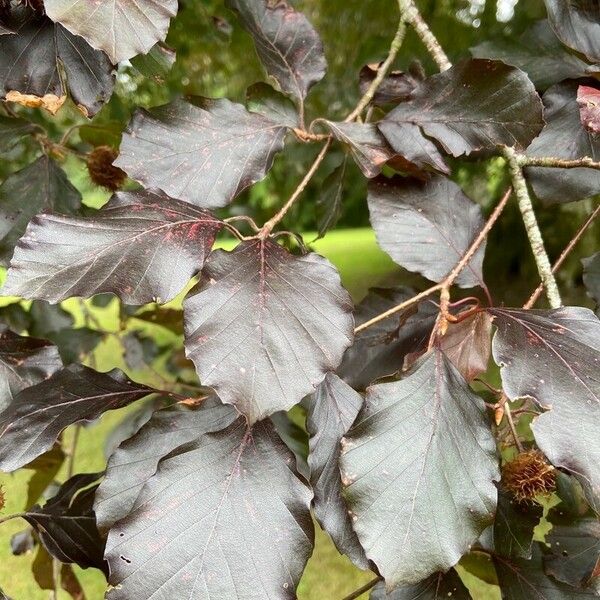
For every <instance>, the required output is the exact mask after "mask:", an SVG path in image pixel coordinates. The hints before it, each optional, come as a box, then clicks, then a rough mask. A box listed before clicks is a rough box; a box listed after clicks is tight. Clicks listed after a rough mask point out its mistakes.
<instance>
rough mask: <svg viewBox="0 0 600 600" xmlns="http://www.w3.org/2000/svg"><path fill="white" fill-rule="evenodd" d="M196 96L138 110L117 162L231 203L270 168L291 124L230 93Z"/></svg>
mask: <svg viewBox="0 0 600 600" xmlns="http://www.w3.org/2000/svg"><path fill="white" fill-rule="evenodd" d="M191 100H192V101H193V102H194V104H192V103H190V102H186V101H185V100H176V101H175V102H172V103H171V104H165V105H164V106H159V107H157V108H152V109H150V110H148V111H146V110H139V111H137V112H136V114H135V115H134V117H133V119H132V121H131V122H130V124H129V127H128V128H127V131H126V133H125V134H124V135H123V142H122V144H121V154H120V155H119V157H118V158H117V160H116V161H115V165H116V166H118V167H120V168H121V169H123V170H124V171H125V172H126V173H127V174H128V175H129V176H130V177H132V178H133V179H135V180H136V181H138V182H140V183H141V184H142V185H144V186H145V187H156V188H160V189H161V190H164V191H165V192H166V193H167V194H169V195H171V196H173V197H174V198H179V199H180V200H185V201H186V202H190V203H192V204H195V205H197V206H201V207H204V208H213V207H220V206H226V205H227V204H229V203H230V202H231V201H232V200H233V199H234V198H235V197H236V196H237V195H238V194H239V193H240V192H242V191H243V190H245V189H246V188H247V187H249V186H251V185H252V184H253V183H256V182H257V181H259V180H261V179H262V178H263V177H264V176H265V175H266V174H267V172H268V171H269V169H270V168H271V165H272V164H273V158H274V157H275V154H276V153H277V152H279V151H280V150H281V149H282V148H283V139H284V137H285V134H286V131H287V127H286V126H284V125H282V124H281V123H277V122H274V121H271V120H270V119H268V118H266V117H264V116H263V115H261V114H257V113H251V112H248V111H247V110H246V109H245V108H244V107H243V106H242V105H241V104H235V103H233V102H230V101H229V100H226V99H220V100H209V99H206V98H192V99H191Z"/></svg>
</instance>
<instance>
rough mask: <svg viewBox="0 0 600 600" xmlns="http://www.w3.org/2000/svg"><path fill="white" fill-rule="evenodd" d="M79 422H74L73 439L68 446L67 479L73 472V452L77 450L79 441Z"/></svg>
mask: <svg viewBox="0 0 600 600" xmlns="http://www.w3.org/2000/svg"><path fill="white" fill-rule="evenodd" d="M81 427H82V426H81V423H76V424H75V429H74V431H73V439H72V440H71V445H70V446H69V450H68V451H67V479H70V478H71V477H73V473H74V472H75V453H76V452H77V444H78V443H79V434H80V433H81Z"/></svg>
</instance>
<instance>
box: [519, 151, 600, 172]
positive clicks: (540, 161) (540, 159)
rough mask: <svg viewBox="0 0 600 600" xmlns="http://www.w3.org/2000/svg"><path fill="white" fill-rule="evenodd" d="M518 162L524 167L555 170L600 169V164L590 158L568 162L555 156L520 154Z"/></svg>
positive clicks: (585, 157)
mask: <svg viewBox="0 0 600 600" xmlns="http://www.w3.org/2000/svg"><path fill="white" fill-rule="evenodd" d="M518 160H519V164H520V165H521V166H522V167H548V168H554V169H579V168H581V167H584V168H587V169H600V162H598V161H595V160H594V159H593V158H590V157H589V156H584V157H583V158H576V159H573V160H568V159H564V158H555V157H553V156H527V155H525V154H520V155H519V156H518Z"/></svg>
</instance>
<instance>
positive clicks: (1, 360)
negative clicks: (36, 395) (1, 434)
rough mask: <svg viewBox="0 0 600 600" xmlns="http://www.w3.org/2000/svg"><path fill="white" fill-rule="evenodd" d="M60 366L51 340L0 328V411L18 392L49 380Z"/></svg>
mask: <svg viewBox="0 0 600 600" xmlns="http://www.w3.org/2000/svg"><path fill="white" fill-rule="evenodd" d="M62 366H63V364H62V361H61V359H60V356H59V354H58V350H57V348H56V346H54V345H53V344H51V343H50V342H48V341H46V340H38V339H35V338H31V337H21V336H19V335H17V334H15V333H13V332H12V331H0V410H4V409H5V408H6V407H7V406H8V405H9V404H10V403H11V402H12V401H13V400H14V398H15V396H16V395H17V394H18V393H19V392H20V391H22V390H24V389H25V388H28V387H30V386H32V385H35V384H36V383H40V382H42V381H44V380H45V379H48V377H50V376H51V375H52V374H53V373H56V371H58V370H60V369H61V368H62Z"/></svg>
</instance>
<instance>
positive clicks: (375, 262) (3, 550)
mask: <svg viewBox="0 0 600 600" xmlns="http://www.w3.org/2000/svg"><path fill="white" fill-rule="evenodd" d="M313 237H314V236H311V235H307V236H305V239H306V240H307V241H310V240H311V239H312V238H313ZM220 245H221V246H222V247H225V248H227V249H229V248H231V247H232V246H233V243H232V242H229V241H225V242H222V243H221V244H220ZM311 246H312V247H313V248H314V249H315V250H316V251H317V252H319V253H320V254H323V255H324V256H326V257H328V258H329V259H330V260H331V261H332V262H333V263H334V264H335V265H336V266H337V268H338V269H339V271H340V275H341V277H342V282H343V283H344V285H345V286H346V288H347V289H348V290H349V291H350V293H351V294H352V296H353V298H354V299H355V301H356V300H358V299H360V298H361V297H362V296H364V294H365V293H366V291H367V289H368V288H369V287H371V286H373V285H377V284H378V283H380V282H381V281H382V280H385V279H386V277H389V276H390V275H391V274H392V273H393V272H394V270H395V266H394V264H393V263H392V261H391V260H390V259H389V257H388V256H387V255H386V254H384V253H383V252H381V251H380V250H379V249H378V247H377V245H376V243H375V238H374V234H373V232H372V230H370V229H357V230H347V231H334V232H331V233H329V234H328V235H327V237H326V238H325V239H323V240H319V241H318V242H316V243H314V244H311ZM2 301H3V303H6V302H7V301H8V300H5V299H2ZM180 301H181V296H180V297H179V298H178V299H176V300H175V301H174V302H173V304H175V305H177V304H178V303H179V302H180ZM63 306H65V307H66V308H68V309H69V310H71V311H72V312H73V313H74V315H75V316H76V319H77V320H78V321H79V323H78V324H81V322H80V321H81V314H80V313H78V307H77V304H76V303H75V302H72V301H67V302H66V303H64V305H63ZM114 313H115V311H114V310H113V311H111V310H110V309H108V310H104V311H100V312H99V313H98V317H99V319H100V320H101V322H102V325H103V326H104V327H106V328H107V329H108V330H112V329H115V327H116V319H115V314H114ZM154 333H155V334H158V335H166V334H165V333H164V330H161V329H160V328H156V330H154ZM96 355H97V368H98V369H99V370H109V369H111V368H114V367H119V368H122V369H124V370H127V369H126V367H125V365H124V363H123V360H122V357H121V352H120V349H119V347H118V345H117V342H116V340H109V341H108V342H105V343H103V344H102V346H101V347H100V348H99V350H98V351H97V352H96ZM128 374H129V375H130V376H131V377H133V378H134V379H136V375H138V377H137V379H138V380H139V379H140V377H139V374H136V373H131V372H129V373H128ZM126 412H127V410H126V409H125V410H120V411H112V412H109V413H106V414H105V415H104V417H103V418H102V419H101V420H100V421H99V422H98V423H96V424H94V425H92V426H89V427H84V428H83V429H82V431H81V437H80V440H79V444H78V449H77V454H76V458H75V472H94V471H100V470H102V469H103V468H104V466H105V458H104V443H105V439H106V436H107V435H108V434H109V433H110V431H111V430H112V429H113V428H114V427H115V426H116V425H117V424H118V423H119V422H120V421H121V420H122V419H123V417H124V415H125V414H126ZM71 436H72V431H67V432H66V434H65V442H66V443H67V444H68V443H69V439H70V437H71ZM31 473H32V472H31V471H27V470H21V471H19V472H17V473H15V474H3V473H0V484H1V485H2V487H3V490H4V492H5V496H6V507H5V509H4V510H3V511H2V514H3V515H8V514H12V513H15V512H19V511H22V510H23V509H25V508H27V507H25V506H24V504H25V499H26V489H27V482H28V480H29V478H30V477H31ZM65 477H66V475H65V473H64V469H63V472H61V473H60V474H59V479H60V480H64V479H65ZM25 527H26V523H25V522H24V521H22V520H21V519H17V520H13V521H9V522H7V523H5V524H3V525H0V588H2V589H3V590H4V591H5V593H7V594H8V595H9V596H10V597H11V598H12V599H13V600H47V599H48V598H49V592H48V591H43V590H40V589H39V588H38V587H37V586H36V584H35V582H34V579H33V576H32V574H31V570H30V568H31V563H32V561H33V557H34V554H33V553H29V554H27V555H25V556H13V555H12V554H11V551H10V545H9V542H10V538H11V536H12V535H13V534H14V533H16V532H18V531H20V530H22V529H24V528H25ZM316 540H317V541H316V547H315V550H314V553H313V556H312V557H311V559H310V560H309V563H308V566H307V569H306V571H305V573H304V576H303V578H302V581H301V583H300V586H299V590H298V597H299V598H300V600H325V599H332V600H334V599H338V600H339V599H341V598H343V597H344V596H345V595H346V594H348V593H350V592H351V591H353V590H355V589H356V588H358V587H360V586H361V585H363V584H364V583H366V582H367V581H369V580H370V579H372V577H373V574H372V573H371V572H363V571H360V570H358V569H357V568H355V567H354V566H353V565H352V564H351V563H350V561H349V560H348V559H347V558H345V557H344V556H341V555H340V554H339V553H338V552H337V550H336V549H335V547H334V546H333V544H332V543H331V541H330V540H329V538H328V536H327V535H326V534H325V533H323V532H322V531H321V530H320V529H319V528H318V526H317V527H316ZM75 570H76V573H77V575H78V577H79V578H80V581H81V582H82V584H83V586H84V589H85V590H86V593H87V598H88V600H101V599H102V598H103V594H104V590H105V586H106V583H105V581H104V578H103V576H102V575H101V574H100V573H99V572H98V571H95V570H93V569H88V570H82V569H79V568H77V567H76V568H75ZM466 580H467V583H468V584H469V586H470V587H471V588H472V590H473V591H474V592H475V594H476V597H477V598H478V599H480V600H487V599H489V600H496V598H498V597H499V596H498V595H497V592H496V589H495V588H493V587H491V586H487V585H486V584H483V583H481V582H480V581H479V580H477V579H475V578H472V577H469V576H468V574H467V576H466ZM365 597H367V596H366V595H365ZM68 598H69V597H68V595H67V594H66V593H64V592H60V594H59V600H67V599H68ZM173 600H177V599H176V598H174V599H173Z"/></svg>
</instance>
